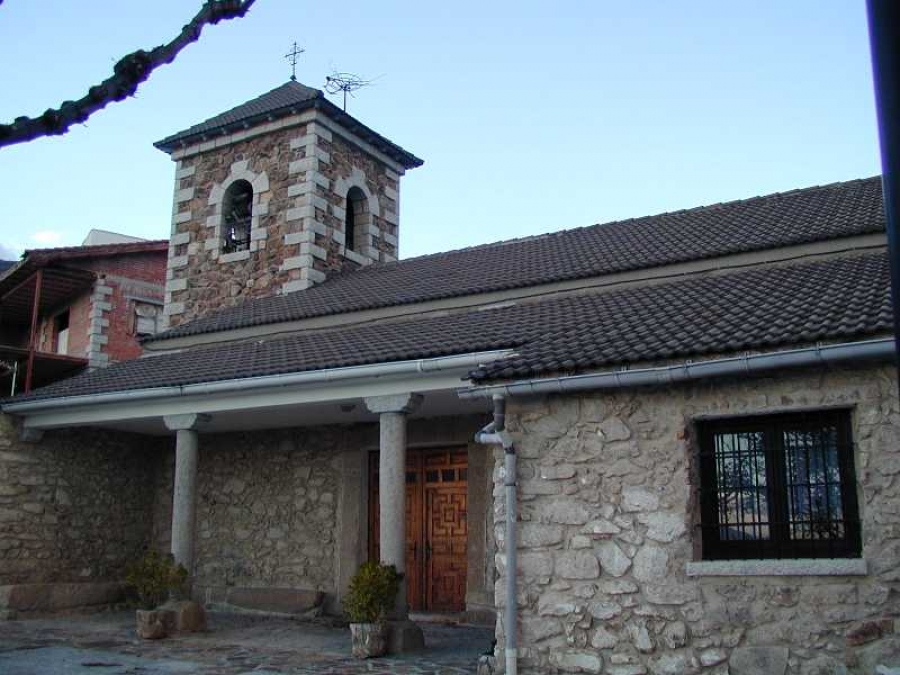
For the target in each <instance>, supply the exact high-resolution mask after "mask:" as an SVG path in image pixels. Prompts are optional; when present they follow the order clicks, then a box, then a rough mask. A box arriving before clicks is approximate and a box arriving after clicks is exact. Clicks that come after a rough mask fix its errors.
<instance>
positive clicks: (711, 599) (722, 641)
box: [494, 366, 900, 675]
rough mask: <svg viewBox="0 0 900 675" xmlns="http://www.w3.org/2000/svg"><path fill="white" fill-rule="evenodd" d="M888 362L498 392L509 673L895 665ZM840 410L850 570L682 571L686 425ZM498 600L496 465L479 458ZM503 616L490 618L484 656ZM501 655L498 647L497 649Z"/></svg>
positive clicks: (898, 592)
mask: <svg viewBox="0 0 900 675" xmlns="http://www.w3.org/2000/svg"><path fill="white" fill-rule="evenodd" d="M895 374H896V371H895V370H894V369H893V368H891V367H887V366H886V367H883V368H877V367H868V368H864V369H863V368H860V369H858V370H846V371H831V372H828V373H813V372H805V373H799V374H790V375H788V374H785V375H784V376H783V377H780V378H777V379H776V378H756V379H749V378H747V379H744V380H741V381H740V382H716V383H714V382H709V383H696V384H692V385H681V386H677V387H672V388H669V389H667V390H663V389H653V390H648V389H645V390H633V391H627V392H619V393H609V394H604V395H599V394H598V395H584V396H580V397H579V396H574V395H573V396H566V397H551V398H549V399H542V400H537V399H531V400H525V399H513V400H511V401H510V406H509V413H510V414H509V417H508V419H509V426H510V429H511V430H512V431H513V432H514V435H515V439H516V441H517V444H518V448H519V461H520V465H519V466H520V469H519V475H518V481H519V499H520V509H521V511H520V519H521V525H520V529H519V533H520V534H519V536H520V553H519V555H520V558H519V574H520V581H519V602H520V627H519V629H520V646H521V649H520V656H521V659H520V662H521V670H522V672H532V673H538V672H540V673H548V672H550V673H552V672H590V673H609V674H610V675H642V674H644V673H653V674H654V675H674V674H678V673H715V674H716V675H724V674H725V673H729V672H730V673H731V674H732V675H748V674H754V675H762V674H766V675H783V674H784V673H801V674H803V675H818V674H822V675H824V674H825V673H829V674H830V673H845V672H848V671H849V672H852V673H866V674H867V675H870V674H871V673H873V672H874V669H875V665H876V664H879V663H885V664H889V665H893V666H895V667H896V666H900V656H898V654H900V635H897V633H896V631H897V627H898V618H900V424H898V423H900V410H898V398H897V381H896V377H895ZM833 405H842V406H853V413H852V418H853V434H854V440H855V443H856V456H855V462H856V470H857V479H858V490H859V495H860V500H859V501H860V511H861V514H860V515H861V518H862V532H863V556H864V558H865V559H866V560H867V561H868V568H869V573H868V575H866V576H802V577H801V576H768V577H767V576H735V577H721V576H720V577H688V576H687V575H686V564H687V563H688V562H689V561H691V560H693V551H694V544H695V542H694V541H693V539H694V535H693V532H694V531H695V528H694V527H693V525H694V524H695V523H694V522H693V520H692V515H691V514H692V508H691V505H692V504H693V503H694V502H693V501H692V500H694V499H695V490H696V487H697V486H696V485H695V484H692V479H691V475H692V466H693V462H694V458H695V456H696V447H695V440H694V439H693V437H692V421H693V420H694V419H695V418H696V417H697V416H700V415H731V414H734V415H743V414H748V413H753V414H757V413H764V412H772V411H776V410H778V411H783V410H791V409H800V408H807V409H808V408H810V407H818V406H833ZM495 459H496V465H495V466H496V468H495V476H494V477H495V488H494V517H495V535H496V538H497V546H498V555H497V563H498V568H499V569H500V571H501V578H500V579H499V580H498V583H497V586H496V599H497V604H498V606H500V605H502V604H503V597H504V595H503V588H504V583H505V580H504V576H505V573H506V570H505V566H504V556H503V555H502V551H503V538H504V532H503V526H502V525H503V519H504V500H503V476H502V473H503V470H502V457H501V456H500V454H499V453H497V454H496V455H495ZM504 628H505V627H504V626H503V625H502V619H501V620H500V621H498V627H497V633H498V652H497V653H498V654H499V655H502V646H503V636H504ZM498 660H499V661H502V658H501V659H498Z"/></svg>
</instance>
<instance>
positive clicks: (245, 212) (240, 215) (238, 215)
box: [222, 180, 253, 253]
mask: <svg viewBox="0 0 900 675" xmlns="http://www.w3.org/2000/svg"><path fill="white" fill-rule="evenodd" d="M222 215H223V230H224V235H225V236H224V242H223V245H222V250H223V251H224V252H225V253H234V252H235V251H246V250H247V249H249V248H250V221H251V217H252V215H253V186H252V185H250V183H248V182H247V181H245V180H236V181H234V182H233V183H232V184H231V185H230V186H229V187H228V190H227V191H226V192H225V198H224V200H223V203H222Z"/></svg>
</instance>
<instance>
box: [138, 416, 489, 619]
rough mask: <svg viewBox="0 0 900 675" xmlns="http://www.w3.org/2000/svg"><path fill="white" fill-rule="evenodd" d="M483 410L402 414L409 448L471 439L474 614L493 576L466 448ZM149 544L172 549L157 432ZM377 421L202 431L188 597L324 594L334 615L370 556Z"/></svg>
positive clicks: (480, 471) (168, 482) (484, 463)
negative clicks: (236, 592) (282, 591)
mask: <svg viewBox="0 0 900 675" xmlns="http://www.w3.org/2000/svg"><path fill="white" fill-rule="evenodd" d="M486 422H487V418H485V417H484V416H481V415H471V416H459V417H444V418H438V419H429V420H411V421H410V422H409V427H408V431H409V434H408V440H409V445H410V447H411V448H417V447H435V446H437V447H440V446H441V445H442V444H452V445H461V444H469V453H470V457H469V498H470V514H469V542H468V544H469V578H468V588H467V598H466V604H467V608H468V609H469V610H470V612H471V614H472V617H473V618H475V619H479V620H482V619H483V618H484V617H485V616H486V615H488V614H490V609H491V607H492V597H491V596H492V594H491V592H490V589H492V588H493V582H494V576H495V572H494V560H493V539H492V534H493V533H492V531H491V528H490V526H489V522H490V518H491V516H490V509H489V503H490V487H489V486H490V471H489V470H488V468H487V467H488V466H489V459H488V458H487V456H486V455H487V454H488V451H487V449H486V448H484V447H483V446H479V445H476V444H474V443H472V439H473V436H474V433H475V431H477V430H478V429H479V428H481V427H482V426H484V424H485V423H486ZM161 440H162V441H163V442H164V443H166V444H167V445H168V449H167V450H166V451H164V452H162V453H161V456H162V460H161V462H160V467H159V471H158V472H157V474H156V484H155V486H154V493H155V498H154V502H153V506H152V513H153V517H152V521H153V525H152V530H153V531H152V535H151V536H152V540H153V542H154V545H155V546H157V547H158V549H159V550H160V551H163V552H166V551H168V550H169V547H170V540H171V539H170V538H171V521H172V481H173V470H174V461H175V453H174V439H173V438H171V437H167V438H164V439H161ZM377 448H378V425H377V424H359V425H347V426H327V427H326V426H322V427H301V428H293V429H279V430H266V431H255V432H248V433H228V434H204V433H201V434H200V443H199V466H198V491H197V495H198V503H197V524H196V552H195V573H196V586H195V591H196V593H197V595H198V596H199V597H200V598H201V599H203V600H212V601H216V600H217V599H221V598H223V597H225V596H226V591H227V590H228V589H234V588H254V589H267V588H291V589H300V590H314V591H322V592H324V593H325V602H326V609H327V610H328V611H329V612H334V613H337V612H339V611H340V598H341V596H342V593H343V592H345V591H346V588H347V585H348V584H349V580H350V577H351V576H352V575H353V574H354V573H355V572H356V570H357V569H358V568H359V565H360V564H361V563H363V562H364V561H365V560H366V558H367V556H368V536H369V533H368V506H369V504H368V489H369V488H368V466H369V453H370V452H372V451H374V450H377Z"/></svg>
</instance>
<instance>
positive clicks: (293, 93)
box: [153, 80, 423, 169]
mask: <svg viewBox="0 0 900 675" xmlns="http://www.w3.org/2000/svg"><path fill="white" fill-rule="evenodd" d="M313 109H315V110H319V111H321V112H322V113H324V114H325V115H327V116H328V117H329V118H331V119H332V120H334V122H336V123H338V124H340V125H341V126H343V127H345V128H346V129H347V130H348V131H350V132H352V133H354V134H356V135H357V136H358V137H360V138H362V139H363V140H365V141H366V142H368V143H370V144H371V145H373V146H374V147H375V148H377V149H378V150H380V151H381V152H383V153H384V154H385V155H387V156H388V157H390V158H391V159H393V160H394V161H396V162H397V163H399V164H400V165H402V166H403V167H404V168H405V169H413V168H415V167H418V166H421V165H422V163H423V162H422V160H421V159H419V158H418V157H416V156H415V155H413V154H412V153H410V152H407V151H406V150H404V149H403V148H401V147H400V146H399V145H397V144H396V143H393V142H391V141H389V140H388V139H387V138H385V137H384V136H382V135H381V134H379V133H376V132H375V131H373V130H372V129H370V128H369V127H367V126H366V125H364V124H363V123H362V122H360V121H359V120H357V119H356V118H354V117H353V116H351V115H349V114H347V113H346V112H345V111H343V110H341V109H340V108H339V107H338V106H336V105H334V104H333V103H332V102H331V101H329V100H328V99H327V98H325V94H324V93H323V92H322V91H320V90H319V89H314V88H312V87H307V86H306V85H304V84H301V83H299V82H296V81H293V80H290V81H288V82H285V83H284V84H283V85H281V86H280V87H276V88H275V89H272V90H271V91H269V92H266V93H265V94H262V95H261V96H257V97H256V98H254V99H252V100H250V101H247V102H245V103H242V104H240V105H238V106H236V107H234V108H232V109H231V110H227V111H225V112H223V113H221V114H219V115H215V116H214V117H210V118H209V119H207V120H205V121H203V122H200V123H199V124H195V125H193V126H191V127H188V128H187V129H184V130H183V131H179V132H178V133H176V134H172V135H171V136H167V137H166V138H164V139H162V140H161V141H157V142H156V143H154V144H153V145H154V147H156V148H158V149H160V150H162V151H163V152H167V153H169V154H171V153H172V152H174V151H175V150H178V149H180V148H186V147H189V146H191V145H196V144H198V143H203V142H205V141H209V140H212V139H215V138H219V137H222V136H226V135H228V134H231V133H236V132H239V131H243V130H245V129H250V128H252V127H255V126H259V125H262V124H265V123H267V122H273V121H275V120H279V119H283V118H286V117H289V116H291V115H297V114H299V113H301V112H303V111H306V110H313Z"/></svg>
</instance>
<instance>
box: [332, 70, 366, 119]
mask: <svg viewBox="0 0 900 675" xmlns="http://www.w3.org/2000/svg"><path fill="white" fill-rule="evenodd" d="M370 84H372V80H364V79H362V78H361V77H360V76H359V75H354V74H353V73H338V72H334V73H332V74H331V75H329V76H328V77H326V78H325V91H327V92H328V93H329V94H337V93H338V92H339V91H340V92H344V111H345V112H346V110H347V94H350V96H353V92H354V91H356V90H357V89H362V88H363V87H367V86H369V85H370Z"/></svg>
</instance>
